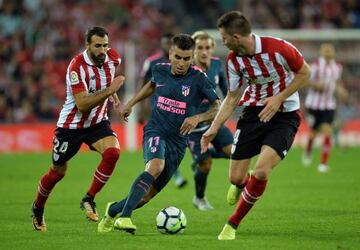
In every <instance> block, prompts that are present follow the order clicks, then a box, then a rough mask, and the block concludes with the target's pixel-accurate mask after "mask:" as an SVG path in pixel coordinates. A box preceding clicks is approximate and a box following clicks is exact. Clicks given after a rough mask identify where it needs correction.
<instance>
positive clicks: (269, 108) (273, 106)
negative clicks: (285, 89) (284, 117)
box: [259, 95, 282, 122]
mask: <svg viewBox="0 0 360 250" xmlns="http://www.w3.org/2000/svg"><path fill="white" fill-rule="evenodd" d="M281 103H282V99H281V96H280V95H276V96H271V97H268V98H266V99H265V101H264V104H265V107H264V109H263V110H261V112H260V113H259V118H260V121H261V122H268V121H270V119H271V118H272V117H273V116H274V115H275V114H276V113H277V112H278V111H279V108H280V106H281Z"/></svg>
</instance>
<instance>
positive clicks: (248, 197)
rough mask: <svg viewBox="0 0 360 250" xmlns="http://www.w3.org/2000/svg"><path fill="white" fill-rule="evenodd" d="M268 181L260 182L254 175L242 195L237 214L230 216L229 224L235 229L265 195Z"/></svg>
mask: <svg viewBox="0 0 360 250" xmlns="http://www.w3.org/2000/svg"><path fill="white" fill-rule="evenodd" d="M266 183H267V180H258V179H256V177H255V176H254V175H252V176H251V178H250V180H249V182H248V183H247V185H246V186H245V188H244V190H243V191H242V193H241V197H240V200H239V202H238V206H237V208H236V210H235V212H234V213H233V214H232V215H231V216H230V218H229V220H228V222H229V224H231V225H232V226H234V227H238V226H239V224H240V221H241V220H242V219H243V218H244V217H245V215H246V214H247V213H248V212H249V210H250V209H251V208H252V207H253V205H254V204H255V202H256V201H257V200H258V199H259V198H260V196H261V195H262V194H263V193H264V191H265V187H266Z"/></svg>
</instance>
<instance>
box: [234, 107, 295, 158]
mask: <svg viewBox="0 0 360 250" xmlns="http://www.w3.org/2000/svg"><path fill="white" fill-rule="evenodd" d="M262 109H263V107H245V108H244V111H243V114H242V117H241V118H240V119H239V121H238V123H237V127H236V132H235V134H234V143H233V146H232V150H231V152H232V155H231V159H234V160H243V159H250V158H252V157H253V156H255V155H258V154H259V153H260V150H261V147H262V146H263V145H267V146H270V147H271V148H273V149H274V150H275V151H276V152H277V153H278V155H279V156H280V157H281V159H283V158H284V157H285V155H286V154H287V152H288V151H289V149H290V147H291V145H292V143H293V141H294V138H295V134H296V132H297V130H298V127H299V125H300V121H301V114H300V111H292V112H278V113H276V114H275V115H274V116H273V117H272V118H271V120H270V121H269V122H267V123H264V122H261V121H260V120H259V117H258V115H259V113H260V112H261V110H262Z"/></svg>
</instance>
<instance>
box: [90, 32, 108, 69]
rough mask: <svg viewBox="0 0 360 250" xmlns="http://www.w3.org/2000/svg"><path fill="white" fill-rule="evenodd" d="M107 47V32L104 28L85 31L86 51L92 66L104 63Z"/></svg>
mask: <svg viewBox="0 0 360 250" xmlns="http://www.w3.org/2000/svg"><path fill="white" fill-rule="evenodd" d="M108 47H109V37H108V32H107V31H106V30H105V29H104V28H102V27H97V26H94V27H91V28H89V29H88V30H87V31H86V49H87V51H88V53H89V55H90V58H91V60H92V61H93V62H94V64H96V65H102V64H103V63H104V62H105V58H106V51H107V49H108Z"/></svg>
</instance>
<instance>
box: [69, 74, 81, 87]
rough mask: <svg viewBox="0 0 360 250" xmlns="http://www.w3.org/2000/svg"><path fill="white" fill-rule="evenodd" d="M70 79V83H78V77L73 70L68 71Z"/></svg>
mask: <svg viewBox="0 0 360 250" xmlns="http://www.w3.org/2000/svg"><path fill="white" fill-rule="evenodd" d="M70 81H71V84H72V85H75V84H78V83H79V77H78V74H77V73H76V72H75V71H71V73H70Z"/></svg>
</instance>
